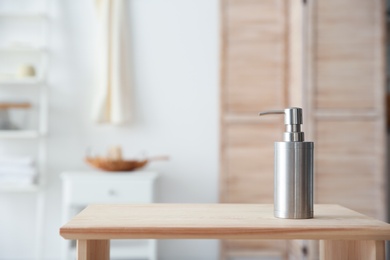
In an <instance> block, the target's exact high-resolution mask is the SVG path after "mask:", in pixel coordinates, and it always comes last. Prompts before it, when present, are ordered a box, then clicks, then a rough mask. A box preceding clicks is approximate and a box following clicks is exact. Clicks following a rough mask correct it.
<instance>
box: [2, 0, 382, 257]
mask: <svg viewBox="0 0 390 260" xmlns="http://www.w3.org/2000/svg"><path fill="white" fill-rule="evenodd" d="M388 20H389V18H387V7H386V3H385V1H382V0H196V1H195V0H78V1H76V0H67V1H64V0H62V1H61V0H0V87H1V90H0V259H4V260H13V259H15V260H16V259H17V260H22V259H25V260H30V259H39V260H41V259H47V260H49V259H53V260H54V259H74V250H75V248H74V243H72V242H67V241H65V240H63V239H62V238H61V237H60V236H59V227H60V226H61V225H62V224H64V223H65V222H66V221H67V220H68V219H69V218H70V217H71V216H72V215H74V214H76V213H77V212H78V211H79V210H81V209H82V208H83V207H85V205H87V204H90V203H150V202H158V203H218V202H222V203H273V142H274V141H280V140H282V136H283V131H284V125H283V119H282V118H281V117H278V116H275V117H269V118H264V119H259V118H258V116H257V114H258V112H259V111H263V110H270V109H282V108H286V107H291V106H298V107H302V108H303V111H304V125H303V130H304V131H305V136H306V140H310V141H314V142H315V202H316V203H331V204H341V205H343V206H346V207H349V208H352V209H354V210H357V211H359V212H361V213H364V214H367V215H369V216H372V217H375V218H378V219H381V220H385V221H386V220H387V215H388V213H387V209H388V206H387V201H388V200H387V197H388V190H389V189H388V181H387V179H388V178H387V175H388V174H387V170H386V168H387V165H386V164H387V146H388V143H387V134H386V133H387V130H386V129H387V122H388V121H387V114H388V113H387V112H386V103H387V102H386V97H387V92H388V91H389V87H386V86H388V85H389V84H388V76H387V75H388V74H389V69H387V68H388V66H387V59H386V57H387V55H386V53H387V51H386V49H387V46H388V45H389V44H388V43H387V41H386V37H385V36H386V33H387V30H388V26H387V23H388ZM161 156H163V159H165V160H157V159H161ZM156 157H159V158H156ZM167 158H169V159H168V160H166V159H167ZM86 159H89V162H90V164H88V163H87V162H86ZM154 159H156V160H154ZM130 160H131V161H136V162H147V164H146V165H145V166H143V167H140V168H138V169H135V170H133V171H132V172H126V173H114V172H105V171H103V170H102V169H106V170H107V169H108V168H109V169H111V170H113V169H117V168H115V167H117V165H113V164H112V162H113V161H121V162H124V161H130ZM145 160H146V161H145ZM107 162H108V165H106V164H105V163H107ZM107 167H108V168H107ZM110 167H111V168H110ZM112 167H113V168H112ZM121 170H122V171H123V170H128V169H127V168H123V169H122V168H121ZM112 254H114V255H113V259H150V260H154V259H161V260H168V259H169V260H176V259H177V260H179V259H180V260H217V259H223V260H224V259H229V260H244V259H245V260H263V259H267V260H274V259H275V260H276V259H297V260H299V259H305V260H306V259H313V260H314V259H318V244H317V242H315V241H289V242H287V241H236V240H234V241H216V240H166V241H132V242H131V241H125V244H123V243H119V242H118V243H116V244H115V245H114V246H113V249H112Z"/></svg>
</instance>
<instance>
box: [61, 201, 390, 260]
mask: <svg viewBox="0 0 390 260" xmlns="http://www.w3.org/2000/svg"><path fill="white" fill-rule="evenodd" d="M60 234H61V236H62V237H64V238H66V239H75V240H77V251H78V253H77V254H78V259H79V260H86V259H88V260H107V259H109V252H110V239H314V240H321V249H320V254H321V259H325V260H337V259H340V260H346V259H353V260H355V259H362V260H370V259H375V260H382V259H384V258H385V249H384V248H385V246H384V240H390V225H389V224H387V223H384V222H381V221H379V220H375V219H373V218H369V217H367V216H365V215H362V214H360V213H357V212H355V211H352V210H350V209H347V208H344V207H341V206H338V205H315V207H314V218H313V219H306V220H292V219H277V218H274V216H273V205H260V204H134V205H91V206H89V207H87V208H86V209H85V210H83V211H82V212H80V214H78V215H77V216H76V217H74V218H73V219H72V220H70V221H69V222H68V223H67V224H65V225H64V226H63V227H61V229H60Z"/></svg>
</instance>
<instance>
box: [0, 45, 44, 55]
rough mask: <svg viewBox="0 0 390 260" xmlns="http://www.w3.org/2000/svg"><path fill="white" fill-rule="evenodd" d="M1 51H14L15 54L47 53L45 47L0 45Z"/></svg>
mask: <svg viewBox="0 0 390 260" xmlns="http://www.w3.org/2000/svg"><path fill="white" fill-rule="evenodd" d="M0 52H1V53H15V54H24V53H30V54H45V53H47V48H43V47H1V48H0Z"/></svg>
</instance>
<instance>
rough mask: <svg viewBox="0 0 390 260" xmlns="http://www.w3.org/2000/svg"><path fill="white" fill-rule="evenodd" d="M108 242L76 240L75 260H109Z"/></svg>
mask: <svg viewBox="0 0 390 260" xmlns="http://www.w3.org/2000/svg"><path fill="white" fill-rule="evenodd" d="M109 259H110V241H109V240H77V260H109Z"/></svg>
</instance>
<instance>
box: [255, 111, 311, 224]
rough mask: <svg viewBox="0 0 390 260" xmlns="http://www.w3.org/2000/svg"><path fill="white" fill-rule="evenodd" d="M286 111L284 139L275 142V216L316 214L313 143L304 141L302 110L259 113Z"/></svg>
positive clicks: (293, 216) (270, 113) (294, 216)
mask: <svg viewBox="0 0 390 260" xmlns="http://www.w3.org/2000/svg"><path fill="white" fill-rule="evenodd" d="M272 114H283V115H284V124H285V125H286V132H285V133H284V142H275V158H274V159H275V161H274V163H275V166H274V167H275V169H274V171H275V172H274V174H275V176H274V215H275V217H277V218H289V219H307V218H312V217H313V150H314V143H313V142H305V141H304V133H303V132H302V131H301V125H302V109H301V108H298V107H291V108H286V109H284V110H275V111H266V112H260V113H259V115H260V116H263V115H272Z"/></svg>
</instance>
